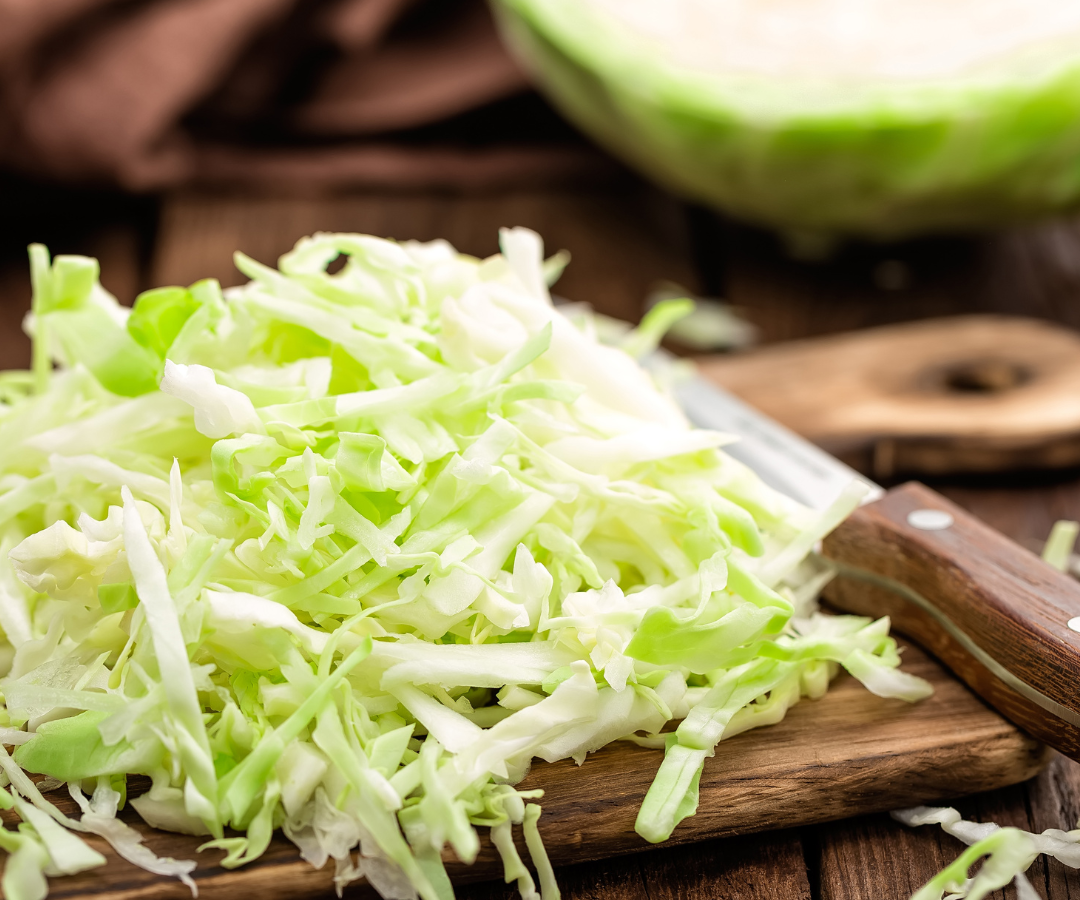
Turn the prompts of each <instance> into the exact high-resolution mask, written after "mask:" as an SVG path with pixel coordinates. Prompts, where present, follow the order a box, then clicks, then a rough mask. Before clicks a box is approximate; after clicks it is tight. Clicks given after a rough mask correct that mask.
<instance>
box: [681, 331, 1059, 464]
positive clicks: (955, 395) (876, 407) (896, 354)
mask: <svg viewBox="0 0 1080 900" xmlns="http://www.w3.org/2000/svg"><path fill="white" fill-rule="evenodd" d="M698 365H699V367H700V369H701V372H702V374H703V375H705V376H706V377H707V378H709V379H711V380H713V381H715V382H716V383H717V384H719V385H721V386H722V387H725V388H727V389H728V390H730V391H732V392H733V393H735V394H737V395H738V396H740V397H742V398H743V399H744V400H746V401H747V402H748V403H749V404H750V405H751V406H755V407H757V408H758V409H760V410H761V411H762V412H764V413H766V414H767V415H769V416H771V417H772V418H774V419H776V420H777V421H779V422H782V423H784V424H785V425H787V426H788V427H789V428H791V429H792V430H793V431H796V432H798V433H799V434H801V435H803V436H804V437H807V438H809V439H810V440H811V441H813V442H814V443H816V444H818V445H819V446H821V447H824V448H825V449H826V450H828V451H829V452H830V453H832V454H834V455H836V456H840V457H841V458H843V459H845V460H846V461H848V462H849V463H850V464H852V465H854V466H856V467H857V468H859V469H862V470H863V471H868V472H870V473H871V474H872V475H873V476H874V477H875V478H877V479H878V480H886V479H890V478H892V477H894V475H895V474H896V473H897V472H903V473H919V474H931V475H941V474H946V473H951V472H1001V471H1004V470H1008V469H1017V468H1020V469H1031V468H1038V467H1055V466H1060V467H1065V466H1074V465H1077V464H1078V463H1080V334H1078V333H1076V332H1074V331H1071V330H1068V329H1063V328H1060V327H1058V326H1054V325H1050V324H1048V323H1046V322H1040V321H1038V320H1036V319H1027V318H1021V317H1018V316H994V315H985V314H984V315H969V316H955V317H949V318H944V319H929V320H926V321H921V322H913V323H905V324H901V325H889V326H881V327H878V328H873V329H867V330H864V331H857V332H852V333H848V334H840V335H831V336H827V337H820V338H815V339H811V340H803V341H791V342H785V343H782V344H774V345H771V346H768V347H764V348H761V349H759V350H755V351H751V352H749V353H743V354H735V355H728V356H712V357H702V358H700V359H699V360H698ZM838 397H839V398H843V401H842V402H840V403H838V402H837V398H838Z"/></svg>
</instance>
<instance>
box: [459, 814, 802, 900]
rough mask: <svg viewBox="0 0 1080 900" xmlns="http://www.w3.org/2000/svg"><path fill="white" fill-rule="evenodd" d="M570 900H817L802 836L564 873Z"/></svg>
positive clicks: (496, 898) (484, 887) (506, 889)
mask: <svg viewBox="0 0 1080 900" xmlns="http://www.w3.org/2000/svg"><path fill="white" fill-rule="evenodd" d="M558 874H559V887H560V888H561V890H562V896H563V898H564V900H601V898H607V897H610V898H618V900H811V897H812V894H811V891H810V884H809V882H808V880H807V876H806V867H805V864H804V861H803V854H802V844H801V842H800V840H799V836H798V833H797V832H791V831H782V832H777V833H775V834H769V835H760V836H755V837H753V838H730V839H728V840H720V841H706V842H704V843H701V844H695V845H692V846H687V847H678V848H675V849H670V850H658V851H654V852H650V853H645V854H642V855H640V856H637V857H629V858H623V859H608V860H600V861H598V862H593V863H587V864H584V865H578V866H565V867H563V868H562V869H560V870H559V872H558ZM517 896H518V895H517V891H516V889H515V888H514V886H513V885H510V886H506V885H503V884H502V883H501V882H487V883H484V884H477V885H468V886H465V887H462V888H460V889H459V890H458V900H513V898H515V897H517Z"/></svg>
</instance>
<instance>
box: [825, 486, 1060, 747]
mask: <svg viewBox="0 0 1080 900" xmlns="http://www.w3.org/2000/svg"><path fill="white" fill-rule="evenodd" d="M916 510H935V511H941V512H945V513H948V514H949V515H950V516H951V517H952V519H953V524H952V525H951V526H950V527H948V528H944V529H941V530H934V531H926V530H921V529H919V528H917V527H915V526H913V525H912V524H911V523H910V522H909V521H908V516H909V514H911V513H912V512H914V511H916ZM824 553H825V555H826V556H828V557H829V558H830V559H833V560H835V561H836V562H838V563H840V564H841V565H842V566H845V567H848V569H850V570H851V571H853V572H856V573H862V574H863V575H864V576H865V577H866V578H872V579H880V578H885V579H888V580H889V581H891V582H893V583H894V584H896V585H899V586H902V587H905V588H908V589H910V590H911V591H914V592H915V593H916V594H917V595H921V597H922V598H924V601H925V602H928V603H929V604H930V608H923V607H922V606H921V605H920V603H919V602H918V600H917V598H914V597H911V596H904V595H903V594H902V593H900V592H899V591H897V590H894V589H891V588H889V587H888V586H886V585H881V584H880V583H879V582H875V581H867V580H865V579H864V578H862V577H856V576H852V575H847V574H842V577H840V578H838V579H837V580H836V581H835V582H834V583H833V584H832V585H830V586H829V588H828V592H827V596H828V598H829V600H830V602H832V603H833V604H834V605H836V606H838V607H839V608H841V609H844V610H848V611H851V612H856V613H860V614H863V615H871V614H872V615H888V616H890V617H891V618H892V621H893V626H894V627H895V628H896V629H897V630H899V631H900V632H902V633H904V634H907V635H908V636H910V637H912V638H913V639H915V640H917V641H918V642H919V643H920V644H922V645H923V646H924V647H925V648H927V649H928V650H930V651H931V652H932V653H933V654H934V655H935V656H937V657H938V658H939V659H941V660H942V661H944V662H945V663H946V664H947V665H948V666H949V668H950V669H952V671H953V672H955V673H956V674H957V675H958V676H959V677H961V678H962V679H963V680H964V681H965V682H966V683H967V684H968V685H969V686H970V687H971V688H972V689H973V690H975V691H976V692H978V693H979V694H980V695H981V696H982V697H984V698H985V699H986V700H987V701H988V702H989V703H990V704H992V705H993V706H994V707H995V709H998V710H1000V711H1001V712H1002V713H1003V714H1004V715H1006V716H1007V717H1008V718H1009V719H1011V720H1012V721H1014V722H1016V723H1018V724H1019V725H1020V726H1021V727H1023V728H1025V729H1026V730H1028V731H1029V732H1031V733H1032V734H1034V735H1036V736H1037V737H1039V738H1040V739H1042V740H1045V741H1047V742H1048V743H1050V744H1052V745H1053V746H1054V747H1056V748H1057V749H1058V750H1061V751H1062V752H1064V753H1066V754H1067V755H1069V756H1072V757H1073V758H1077V757H1080V724H1078V723H1080V698H1078V697H1077V694H1076V682H1077V678H1078V677H1080V635H1078V634H1077V633H1076V632H1074V631H1072V630H1071V629H1070V628H1069V627H1068V626H1067V624H1066V623H1067V622H1068V621H1069V620H1070V619H1071V618H1073V617H1074V616H1080V584H1078V583H1077V582H1076V581H1075V580H1074V579H1072V578H1070V577H1069V576H1067V575H1064V574H1063V573H1061V572H1058V571H1056V570H1055V569H1053V568H1051V567H1050V566H1048V565H1046V564H1045V563H1043V562H1042V561H1041V560H1040V559H1039V558H1038V557H1037V556H1035V555H1034V554H1033V553H1031V551H1029V550H1026V549H1024V548H1022V547H1020V546H1018V545H1017V544H1015V543H1013V542H1012V541H1010V540H1009V539H1008V538H1006V537H1005V536H1004V535H1002V534H1000V533H998V532H996V531H994V530H993V529H992V528H990V527H989V526H987V525H984V524H983V523H982V522H980V521H978V520H977V519H976V518H974V517H973V516H970V515H968V514H967V513H965V512H964V511H963V510H961V509H960V508H959V507H958V506H956V505H955V504H953V503H950V502H949V501H948V500H946V499H945V498H944V497H942V496H941V495H939V494H937V493H935V492H934V491H931V490H930V489H929V488H927V487H925V486H923V485H920V484H917V483H915V482H912V483H910V484H907V485H904V486H903V487H900V488H895V489H893V490H892V491H889V492H888V493H887V494H886V495H885V496H884V497H883V498H882V499H880V500H878V501H876V502H874V503H871V504H868V505H867V506H863V507H861V508H860V509H858V510H856V511H855V512H854V513H853V514H852V515H851V516H850V517H849V518H848V519H847V520H846V521H845V522H844V523H843V524H842V525H841V526H840V527H839V528H837V529H836V531H834V532H833V533H832V534H831V535H830V536H829V537H828V538H826V540H825V542H824ZM842 573H843V570H842ZM950 623H952V626H955V628H956V629H958V630H959V632H960V634H955V633H950ZM964 636H966V637H967V638H969V639H970V640H971V641H972V642H973V643H974V645H975V649H972V648H971V647H970V646H965V645H964V640H963V639H964ZM978 650H981V651H984V652H985V654H987V655H988V656H989V658H990V661H989V662H988V661H987V660H985V659H982V660H980V659H979V656H978V652H977V651H978ZM993 663H996V664H998V665H999V666H1000V667H1003V668H1004V670H1006V672H1005V673H1002V672H1000V671H998V672H995V671H993ZM1009 673H1011V675H1012V676H1015V678H1017V679H1019V680H1020V681H1021V682H1023V683H1024V684H1026V685H1029V686H1030V687H1031V688H1034V689H1035V691H1037V692H1039V693H1040V694H1042V695H1045V697H1047V698H1049V699H1050V700H1051V701H1053V702H1054V703H1056V704H1059V705H1060V706H1061V707H1064V710H1065V711H1064V712H1061V713H1060V714H1059V715H1055V714H1053V712H1052V711H1048V710H1047V709H1046V708H1044V706H1043V705H1039V704H1038V702H1037V701H1035V700H1033V699H1032V698H1031V697H1029V696H1027V695H1025V694H1024V691H1023V690H1022V688H1021V686H1019V685H1016V684H1014V683H1010V681H1009V678H1008V674H1009ZM1070 717H1071V721H1070Z"/></svg>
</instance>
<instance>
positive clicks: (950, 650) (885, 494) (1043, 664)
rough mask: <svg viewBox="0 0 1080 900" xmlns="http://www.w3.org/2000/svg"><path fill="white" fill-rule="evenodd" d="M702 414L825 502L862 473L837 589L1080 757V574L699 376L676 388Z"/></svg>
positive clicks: (836, 535) (781, 478)
mask: <svg viewBox="0 0 1080 900" xmlns="http://www.w3.org/2000/svg"><path fill="white" fill-rule="evenodd" d="M673 390H674V392H675V395H676V399H677V400H678V401H679V403H680V404H681V405H682V407H683V409H684V411H685V412H686V415H687V417H688V418H689V419H690V420H691V422H693V423H694V424H695V425H697V426H699V427H702V428H709V429H712V430H715V431H725V432H728V433H732V434H736V435H738V436H739V438H740V440H739V441H738V442H737V443H733V444H729V445H727V446H725V447H724V450H725V452H727V453H728V454H730V455H731V456H733V457H735V458H736V459H738V460H740V461H741V462H743V463H745V464H746V465H747V466H749V467H750V468H751V469H753V470H754V471H755V472H757V474H758V475H759V476H760V477H761V478H762V480H763V481H765V482H766V483H767V484H769V485H770V486H772V487H774V488H776V489H777V490H779V491H781V492H783V493H785V494H787V495H788V496H790V497H792V498H794V499H796V500H799V501H801V502H802V503H804V504H806V505H807V506H810V507H812V508H814V509H824V508H826V507H827V506H828V505H829V504H830V503H831V502H832V501H833V500H834V499H836V497H837V496H838V495H839V493H840V491H841V490H843V489H844V487H845V486H846V485H848V484H850V482H851V481H852V480H853V479H854V480H858V481H862V482H864V483H865V484H866V485H867V487H868V492H867V496H866V498H865V500H864V502H863V505H862V506H860V507H859V509H857V510H856V511H855V512H854V513H852V515H851V516H850V517H849V518H848V519H847V520H846V521H845V522H843V523H842V524H841V525H840V526H839V527H838V528H837V529H836V530H835V531H833V533H832V534H831V535H829V536H828V537H827V538H826V539H825V540H824V541H823V542H822V554H823V556H825V557H826V558H827V559H828V560H830V561H831V562H832V563H833V564H834V565H835V566H836V568H837V570H838V575H837V578H836V579H834V581H833V582H832V584H831V585H830V586H829V588H828V590H827V591H826V595H825V596H826V599H827V600H828V602H829V603H831V604H832V605H833V606H835V607H837V608H839V609H841V610H844V611H846V612H851V613H857V614H859V615H865V616H873V617H879V616H889V617H890V619H891V620H892V623H893V625H894V626H895V628H896V630H897V631H899V632H901V633H903V634H906V635H907V636H908V637H910V638H912V639H913V640H915V641H917V642H918V643H919V644H921V645H922V646H923V647H924V648H926V649H927V650H929V651H930V652H931V653H933V654H934V655H935V656H937V657H938V659H940V660H941V661H942V662H943V663H945V665H947V666H948V667H949V668H950V669H952V671H953V672H954V673H955V674H956V675H958V676H959V677H960V678H961V679H962V680H963V681H964V682H965V683H966V684H967V685H968V686H969V687H970V688H971V689H972V690H974V691H975V692H976V693H977V694H979V695H980V696H981V697H982V698H983V699H984V700H986V701H987V702H988V703H989V704H990V705H991V706H993V707H994V708H996V709H997V710H998V711H999V712H1000V713H1002V715H1004V716H1005V717H1006V718H1008V719H1010V720H1011V721H1012V722H1014V723H1015V724H1016V725H1019V726H1020V727H1021V728H1023V729H1024V730H1026V731H1028V732H1029V733H1030V734H1032V735H1034V736H1035V737H1037V738H1039V739H1040V740H1042V741H1045V742H1046V743H1048V744H1050V745H1051V746H1053V747H1055V748H1057V749H1058V750H1060V751H1061V752H1063V753H1065V754H1066V755H1068V756H1070V757H1072V758H1073V759H1080V687H1078V686H1080V583H1078V582H1077V581H1075V580H1074V579H1072V578H1070V577H1069V576H1068V575H1066V574H1064V573H1062V572H1059V571H1057V570H1056V569H1054V568H1053V567H1052V566H1050V565H1048V564H1047V563H1045V562H1043V561H1042V560H1041V559H1040V558H1039V557H1038V556H1036V555H1035V554H1034V553H1032V552H1031V551H1030V550H1027V549H1025V548H1023V547H1021V546H1020V545H1019V544H1016V543H1014V542H1013V541H1011V540H1009V539H1008V538H1006V537H1005V536H1004V535H1002V534H1000V533H999V532H997V531H994V529H992V528H990V527H989V526H987V525H985V524H983V523H982V522H980V521H979V520H978V519H976V518H975V517H974V516H971V515H969V514H968V513H966V512H965V511H964V510H962V509H960V508H959V507H958V506H956V505H955V504H953V503H951V502H950V501H948V500H946V499H945V498H944V497H942V496H941V495H940V494H938V493H936V492H935V491H932V490H931V489H930V488H928V487H926V486H925V485H922V484H919V483H917V482H909V483H908V484H904V485H901V486H899V487H895V488H891V489H889V490H885V489H883V488H881V487H879V486H878V485H876V484H873V483H872V482H870V481H868V480H867V479H866V478H864V477H863V476H862V475H860V474H859V473H857V472H855V471H854V470H853V469H851V468H849V467H848V466H846V465H844V464H843V463H842V462H840V461H839V460H837V459H835V458H833V457H832V456H830V455H829V454H827V453H825V452H824V451H823V450H821V449H820V448H818V447H815V446H814V445H813V444H811V443H810V442H809V441H807V440H805V439H804V438H802V437H799V436H798V435H797V434H795V433H794V432H792V431H790V430H789V429H787V428H785V427H784V426H783V425H780V424H779V423H778V422H775V421H773V420H771V419H769V418H768V417H767V416H765V415H763V414H762V413H760V412H758V411H757V410H756V409H754V408H753V407H751V406H749V405H748V404H746V403H744V402H743V401H741V400H739V399H738V398H736V397H735V396H733V395H731V394H729V393H727V392H726V391H724V390H722V389H721V388H719V387H717V386H715V385H713V384H711V383H710V382H708V381H705V380H704V379H703V378H701V377H692V378H689V379H686V380H684V381H682V382H681V383H679V384H677V385H675V386H674V388H673Z"/></svg>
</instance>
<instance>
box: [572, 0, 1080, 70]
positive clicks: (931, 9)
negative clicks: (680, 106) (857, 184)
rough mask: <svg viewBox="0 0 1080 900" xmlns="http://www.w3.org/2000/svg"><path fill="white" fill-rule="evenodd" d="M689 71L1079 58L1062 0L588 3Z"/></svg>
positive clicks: (1073, 16) (1075, 28) (1068, 6)
mask: <svg viewBox="0 0 1080 900" xmlns="http://www.w3.org/2000/svg"><path fill="white" fill-rule="evenodd" d="M586 5H591V6H593V7H594V8H595V9H596V10H597V11H598V12H600V13H602V14H603V15H604V16H607V17H609V18H610V19H611V20H612V21H617V22H621V23H622V24H623V25H624V26H625V27H626V28H627V29H629V30H631V31H633V32H634V33H635V34H636V35H637V36H639V37H640V38H641V39H643V40H645V41H648V42H650V43H652V44H653V45H654V46H655V47H656V50H657V52H658V53H659V54H662V55H663V56H665V57H667V58H668V59H670V60H672V61H674V62H676V63H677V64H678V65H681V66H685V67H686V68H688V69H696V70H698V71H701V72H712V73H716V74H733V73H745V74H757V75H767V76H769V75H771V76H783V77H792V78H836V79H838V80H844V81H851V80H857V79H865V78H881V79H898V80H903V79H908V80H914V79H933V78H943V77H944V78H947V77H952V76H956V75H962V74H965V73H972V72H978V71H979V70H980V69H982V68H984V67H986V66H992V65H994V64H1000V63H1001V62H1002V61H1008V60H1010V59H1014V58H1016V57H1019V56H1030V55H1031V54H1033V53H1038V52H1042V53H1047V54H1049V55H1051V56H1055V57H1056V56H1060V55H1061V54H1062V53H1063V52H1065V53H1068V52H1070V51H1071V52H1074V53H1075V52H1078V51H1080V6H1077V4H1075V3H1070V2H1068V0H956V2H938V0H678V2H665V3H657V2H655V0H586Z"/></svg>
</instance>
